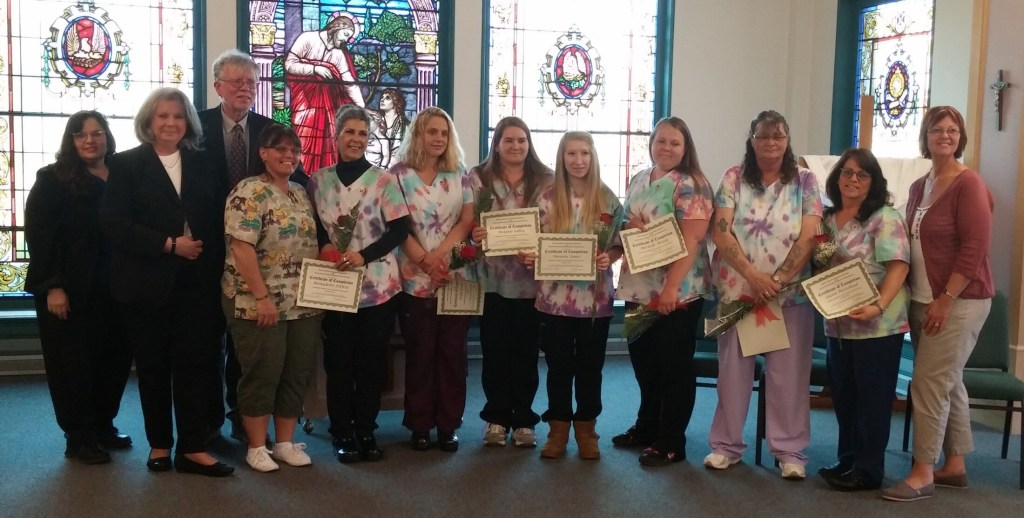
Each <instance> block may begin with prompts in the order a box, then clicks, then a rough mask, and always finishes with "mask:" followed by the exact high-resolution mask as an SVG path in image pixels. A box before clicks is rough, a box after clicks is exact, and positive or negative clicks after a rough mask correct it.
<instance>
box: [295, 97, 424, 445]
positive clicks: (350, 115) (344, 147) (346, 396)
mask: <svg viewBox="0 0 1024 518" xmlns="http://www.w3.org/2000/svg"><path fill="white" fill-rule="evenodd" d="M334 127H335V128H336V131H337V135H335V137H334V138H335V144H336V146H335V149H337V151H338V158H339V160H338V163H337V164H335V165H331V166H327V167H324V168H323V169H320V170H319V171H317V172H316V173H313V175H312V176H311V177H310V179H309V183H308V184H307V185H306V190H307V191H308V192H309V196H310V199H311V200H312V201H313V207H314V208H315V210H316V212H317V215H318V216H319V218H320V222H321V226H320V227H319V236H318V237H319V242H320V244H321V248H320V255H321V257H322V258H324V259H327V258H330V259H332V260H336V261H338V268H339V269H341V270H344V269H348V268H364V269H365V273H364V274H363V286H362V289H361V290H360V295H359V310H358V311H357V312H356V313H345V312H341V311H329V312H328V313H327V316H326V317H324V335H325V336H324V338H325V339H324V372H325V373H326V374H327V413H328V415H329V416H330V419H331V427H330V432H331V436H332V437H333V438H334V441H333V442H334V449H335V454H336V455H337V457H338V460H339V461H340V462H343V463H349V462H356V461H360V460H365V461H376V460H380V459H381V458H383V456H384V451H383V450H381V449H380V447H379V446H378V445H377V439H376V438H375V437H374V434H373V431H374V430H376V429H377V414H378V413H380V394H381V390H382V389H383V387H384V380H385V377H386V371H387V358H388V349H387V346H388V340H389V339H390V338H391V335H392V334H393V333H394V330H395V315H396V314H397V312H398V301H397V299H395V298H393V297H394V296H395V295H398V294H399V293H400V292H401V291H402V283H401V279H400V278H399V275H398V260H397V259H396V258H395V254H394V253H393V252H394V250H395V249H396V248H397V247H398V245H400V244H402V242H403V241H405V238H406V237H407V236H408V235H409V219H410V218H409V209H408V207H407V206H406V204H405V198H404V197H403V196H402V191H401V190H400V189H399V188H398V182H397V181H396V180H395V177H394V175H391V174H388V173H387V172H386V171H384V170H382V169H378V168H376V167H373V166H371V165H370V162H369V161H367V160H366V157H365V156H364V153H365V151H366V145H367V141H368V139H369V134H370V119H369V116H368V115H367V112H366V111H364V110H363V109H362V108H360V107H358V106H356V105H354V104H348V105H345V106H344V107H343V108H342V109H341V110H338V113H337V115H336V116H335V124H334ZM353 214H355V218H353V217H352V215H353ZM346 236H347V237H346Z"/></svg>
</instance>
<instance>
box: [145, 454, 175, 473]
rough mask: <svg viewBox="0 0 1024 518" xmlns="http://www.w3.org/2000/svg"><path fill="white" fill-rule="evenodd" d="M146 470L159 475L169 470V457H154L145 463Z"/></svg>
mask: <svg viewBox="0 0 1024 518" xmlns="http://www.w3.org/2000/svg"><path fill="white" fill-rule="evenodd" d="M146 469H148V470H150V471H154V472H157V473H161V472H164V471H170V470H171V458H170V457H156V458H153V459H149V460H147V461H146Z"/></svg>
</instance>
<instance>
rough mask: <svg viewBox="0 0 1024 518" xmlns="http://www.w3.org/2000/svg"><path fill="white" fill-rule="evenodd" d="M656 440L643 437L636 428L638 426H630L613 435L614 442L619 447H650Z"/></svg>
mask: <svg viewBox="0 0 1024 518" xmlns="http://www.w3.org/2000/svg"><path fill="white" fill-rule="evenodd" d="M653 443H654V441H650V440H647V439H644V438H643V437H641V436H640V435H639V434H638V433H637V430H636V426H630V427H629V430H626V431H625V432H622V433H620V434H619V435H616V436H615V437H612V444H613V445H615V446H618V447H619V448H638V447H644V448H646V447H648V446H650V445H651V444H653Z"/></svg>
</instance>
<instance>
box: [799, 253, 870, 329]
mask: <svg viewBox="0 0 1024 518" xmlns="http://www.w3.org/2000/svg"><path fill="white" fill-rule="evenodd" d="M800 285H801V286H803V287H804V291H806V292H807V298H809V299H811V304H814V308H815V309H817V310H818V312H819V313H821V316H823V317H825V318H836V317H841V316H845V315H846V314H847V313H849V312H850V310H852V309H857V308H859V307H861V306H865V305H868V304H871V303H872V302H875V301H877V300H878V297H879V294H878V287H876V286H875V283H874V282H872V281H871V276H869V275H868V270H867V268H866V267H865V266H864V261H861V260H860V259H859V258H858V259H855V260H853V261H847V262H845V263H843V264H841V265H839V266H836V267H834V268H831V269H829V270H828V271H826V272H823V273H820V274H818V275H815V276H814V277H811V278H810V279H807V280H806V281H804V282H802V283H800Z"/></svg>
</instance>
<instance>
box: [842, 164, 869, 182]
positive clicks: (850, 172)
mask: <svg viewBox="0 0 1024 518" xmlns="http://www.w3.org/2000/svg"><path fill="white" fill-rule="evenodd" d="M839 174H840V175H842V177H843V178H848V179H853V178H857V180H859V181H861V182H866V181H868V180H870V179H871V173H869V172H867V171H861V170H858V169H850V168H849V167H844V168H842V169H840V170H839Z"/></svg>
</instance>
